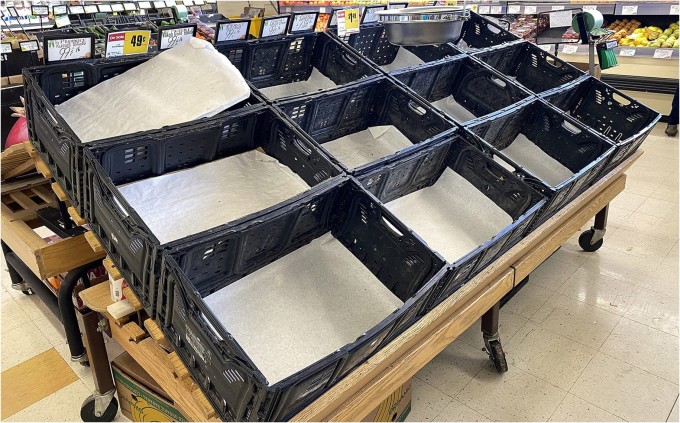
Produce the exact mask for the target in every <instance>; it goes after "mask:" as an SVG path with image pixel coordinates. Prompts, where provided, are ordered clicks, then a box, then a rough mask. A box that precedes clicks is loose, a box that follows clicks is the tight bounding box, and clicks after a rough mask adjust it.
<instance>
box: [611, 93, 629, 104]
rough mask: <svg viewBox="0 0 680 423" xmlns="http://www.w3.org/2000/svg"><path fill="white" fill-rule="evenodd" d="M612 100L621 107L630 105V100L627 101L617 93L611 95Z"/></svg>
mask: <svg viewBox="0 0 680 423" xmlns="http://www.w3.org/2000/svg"><path fill="white" fill-rule="evenodd" d="M612 98H613V99H614V101H616V102H617V103H619V104H620V105H622V106H628V105H629V104H630V103H631V101H630V100H628V99H627V98H626V97H624V96H622V95H621V94H619V93H612Z"/></svg>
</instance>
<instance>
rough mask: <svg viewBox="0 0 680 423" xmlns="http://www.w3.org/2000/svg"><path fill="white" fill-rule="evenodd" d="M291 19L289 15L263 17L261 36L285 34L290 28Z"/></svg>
mask: <svg viewBox="0 0 680 423" xmlns="http://www.w3.org/2000/svg"><path fill="white" fill-rule="evenodd" d="M289 19H290V16H289V15H285V16H273V17H271V18H263V19H262V29H261V30H260V38H266V37H274V36H277V35H282V34H285V33H286V30H287V29H288V20H289Z"/></svg>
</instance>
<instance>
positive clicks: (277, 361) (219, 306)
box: [205, 233, 403, 384]
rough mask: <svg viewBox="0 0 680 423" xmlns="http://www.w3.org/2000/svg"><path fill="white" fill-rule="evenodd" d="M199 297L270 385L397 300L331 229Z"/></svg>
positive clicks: (345, 339) (350, 336)
mask: <svg viewBox="0 0 680 423" xmlns="http://www.w3.org/2000/svg"><path fill="white" fill-rule="evenodd" d="M205 302H206V304H207V305H208V307H210V310H211V311H212V312H213V313H214V314H215V316H216V317H217V319H218V320H219V321H220V323H221V324H222V326H223V327H224V328H225V329H226V330H227V331H228V332H230V333H231V334H232V335H233V336H234V338H235V339H236V340H237V341H238V342H239V344H240V345H241V347H243V349H244V350H245V352H246V353H247V354H248V356H249V357H250V358H251V359H252V360H253V362H254V363H255V364H256V365H257V367H258V369H260V371H261V372H262V373H263V374H264V376H265V377H266V378H267V380H268V381H269V383H270V384H274V383H276V382H279V381H281V380H282V379H284V378H286V377H288V376H291V375H292V374H294V373H296V372H298V371H300V370H302V369H304V368H305V367H307V366H309V365H310V364H312V363H315V362H317V361H318V360H320V359H322V358H323V357H325V356H327V355H328V354H330V353H332V352H334V351H336V350H337V349H339V348H341V347H343V346H344V345H346V344H348V343H351V342H353V341H354V340H356V338H357V337H359V336H360V335H361V334H363V333H364V332H366V331H368V330H369V329H371V328H372V327H374V326H375V325H377V324H378V323H380V322H381V321H382V320H383V319H384V318H385V317H387V316H389V315H390V314H391V313H392V312H393V311H394V310H396V309H397V308H399V307H400V306H401V305H402V304H403V303H402V302H401V301H400V300H399V299H398V298H397V297H396V296H395V295H394V294H392V293H391V292H390V291H389V290H388V289H387V288H385V286H384V285H383V284H382V283H381V282H380V281H379V280H378V279H377V278H376V277H375V276H374V275H373V274H372V273H371V272H370V271H369V270H368V269H367V268H366V267H365V266H364V265H363V264H361V262H360V261H359V260H358V259H357V258H356V257H354V256H353V255H352V253H351V252H350V251H349V250H347V249H346V248H345V247H344V246H343V245H342V244H341V243H340V241H338V240H337V239H335V238H334V237H333V236H332V235H331V234H330V233H326V234H325V235H323V236H321V237H319V238H317V239H315V240H314V241H312V242H311V243H310V244H308V245H306V246H304V247H301V248H299V249H297V250H295V251H294V252H292V253H290V254H288V255H286V256H284V257H282V258H280V259H278V260H276V261H275V262H273V263H271V264H269V265H268V266H265V267H263V268H262V269H260V270H258V271H256V272H254V273H251V274H250V275H248V276H246V277H244V278H243V279H240V280H238V281H237V282H235V283H233V284H231V285H229V286H227V287H225V288H223V289H220V290H219V291H217V292H215V293H213V294H211V295H209V296H207V297H205Z"/></svg>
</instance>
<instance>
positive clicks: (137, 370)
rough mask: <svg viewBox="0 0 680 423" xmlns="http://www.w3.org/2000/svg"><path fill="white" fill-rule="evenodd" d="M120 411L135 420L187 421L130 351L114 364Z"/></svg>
mask: <svg viewBox="0 0 680 423" xmlns="http://www.w3.org/2000/svg"><path fill="white" fill-rule="evenodd" d="M111 369H112V370H113V379H114V381H115V382H116V391H117V392H118V402H119V403H120V411H121V412H122V413H123V415H124V416H125V417H127V418H128V419H130V420H132V421H133V422H174V421H177V422H185V421H187V419H186V418H185V417H184V416H183V415H182V412H181V411H180V410H178V409H177V408H176V407H175V405H174V404H173V403H172V400H170V399H169V398H168V395H167V394H166V393H165V391H163V389H162V388H161V387H160V386H158V384H157V383H156V381H155V380H153V378H152V377H151V376H149V374H148V373H147V372H146V371H145V370H144V369H143V368H142V366H140V365H139V364H138V363H137V362H136V361H135V360H134V359H133V358H132V356H130V354H128V353H127V352H124V353H123V354H121V355H119V356H118V357H117V358H116V359H115V360H113V362H112V363H111Z"/></svg>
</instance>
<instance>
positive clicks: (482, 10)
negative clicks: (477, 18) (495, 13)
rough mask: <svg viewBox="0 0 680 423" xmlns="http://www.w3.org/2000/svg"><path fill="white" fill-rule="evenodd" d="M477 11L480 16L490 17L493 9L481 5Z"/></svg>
mask: <svg viewBox="0 0 680 423" xmlns="http://www.w3.org/2000/svg"><path fill="white" fill-rule="evenodd" d="M477 10H478V11H479V14H480V15H488V14H489V12H491V7H490V6H482V5H479V6H478V7H477Z"/></svg>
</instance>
